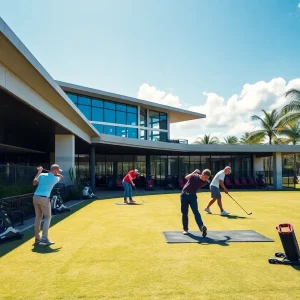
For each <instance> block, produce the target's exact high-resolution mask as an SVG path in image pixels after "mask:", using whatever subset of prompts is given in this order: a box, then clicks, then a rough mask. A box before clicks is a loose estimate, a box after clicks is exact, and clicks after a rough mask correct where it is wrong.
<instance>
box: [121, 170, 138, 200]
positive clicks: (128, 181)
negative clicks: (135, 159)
mask: <svg viewBox="0 0 300 300" xmlns="http://www.w3.org/2000/svg"><path fill="white" fill-rule="evenodd" d="M138 172H139V171H138V169H134V170H130V171H129V172H128V173H127V174H126V176H125V177H124V178H123V181H122V184H123V187H124V203H126V204H127V203H128V202H127V198H129V203H135V201H134V200H133V199H132V187H131V185H133V186H135V184H134V182H133V180H134V179H136V175H137V174H138Z"/></svg>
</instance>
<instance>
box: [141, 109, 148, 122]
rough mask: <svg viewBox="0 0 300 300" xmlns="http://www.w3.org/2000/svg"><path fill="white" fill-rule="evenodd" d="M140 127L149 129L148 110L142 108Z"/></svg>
mask: <svg viewBox="0 0 300 300" xmlns="http://www.w3.org/2000/svg"><path fill="white" fill-rule="evenodd" d="M140 125H141V126H143V127H148V124H147V109H146V108H143V107H141V108H140Z"/></svg>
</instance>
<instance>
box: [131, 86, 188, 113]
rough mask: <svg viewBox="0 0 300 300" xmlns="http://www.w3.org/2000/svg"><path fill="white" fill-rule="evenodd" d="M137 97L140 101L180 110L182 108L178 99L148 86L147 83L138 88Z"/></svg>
mask: <svg viewBox="0 0 300 300" xmlns="http://www.w3.org/2000/svg"><path fill="white" fill-rule="evenodd" d="M137 97H138V98H139V99H142V100H148V101H152V102H156V103H159V104H165V105H170V106H173V107H178V108H180V107H181V106H182V105H181V103H180V101H179V97H177V96H174V95H172V94H170V93H169V94H168V93H166V92H163V91H161V90H159V89H157V88H156V87H155V86H150V85H149V84H148V83H144V84H142V85H141V86H140V89H139V91H138V96H137Z"/></svg>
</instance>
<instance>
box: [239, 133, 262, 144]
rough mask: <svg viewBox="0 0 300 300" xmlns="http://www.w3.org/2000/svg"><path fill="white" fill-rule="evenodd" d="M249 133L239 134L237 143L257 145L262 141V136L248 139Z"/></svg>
mask: <svg viewBox="0 0 300 300" xmlns="http://www.w3.org/2000/svg"><path fill="white" fill-rule="evenodd" d="M250 135H251V132H245V133H244V134H243V135H242V136H241V138H240V140H239V144H241V145H258V144H262V143H263V140H264V138H258V139H254V138H252V139H250Z"/></svg>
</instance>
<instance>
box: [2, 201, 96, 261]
mask: <svg viewBox="0 0 300 300" xmlns="http://www.w3.org/2000/svg"><path fill="white" fill-rule="evenodd" d="M94 201H95V200H86V201H84V202H81V203H79V204H77V205H75V206H73V207H71V208H70V209H71V211H70V212H66V213H63V214H60V215H53V216H52V220H51V226H50V228H51V227H52V226H54V225H56V224H57V223H59V222H60V221H63V220H64V219H66V218H68V217H69V216H71V215H72V214H74V213H76V212H77V211H79V210H80V209H82V208H84V207H85V206H87V205H89V204H91V203H92V202H94ZM42 225H43V223H42ZM22 233H23V234H24V236H23V239H20V240H15V241H10V242H6V243H3V244H0V258H1V257H2V256H4V255H6V254H7V253H9V252H10V251H12V250H14V249H16V248H18V247H19V246H21V245H22V244H24V243H26V242H27V241H29V240H30V239H33V237H34V232H33V227H31V228H29V229H27V230H25V231H24V232H22ZM37 247H41V252H39V250H38V249H37ZM43 247H44V249H43ZM35 249H37V250H36V251H35ZM59 250H60V248H57V249H54V248H51V247H49V246H47V247H45V246H39V245H36V246H35V247H34V248H33V249H32V251H33V252H39V253H44V254H45V253H51V252H57V251H59ZM46 251H49V252H46Z"/></svg>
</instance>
